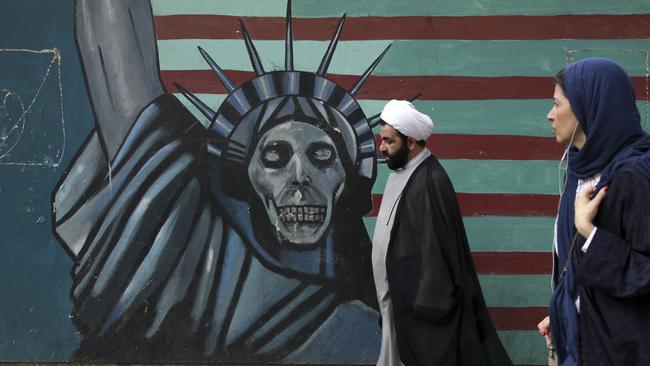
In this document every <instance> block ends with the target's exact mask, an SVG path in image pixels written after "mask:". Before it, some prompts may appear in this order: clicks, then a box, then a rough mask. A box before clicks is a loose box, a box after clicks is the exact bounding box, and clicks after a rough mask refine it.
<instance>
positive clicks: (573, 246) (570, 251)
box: [557, 230, 578, 284]
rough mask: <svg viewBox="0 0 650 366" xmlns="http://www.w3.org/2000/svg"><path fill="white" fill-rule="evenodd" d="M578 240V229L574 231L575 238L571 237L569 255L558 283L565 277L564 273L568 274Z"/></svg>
mask: <svg viewBox="0 0 650 366" xmlns="http://www.w3.org/2000/svg"><path fill="white" fill-rule="evenodd" d="M577 241H578V231H577V230H576V231H574V233H573V239H571V248H570V249H569V255H568V256H567V259H566V262H564V268H562V272H560V274H559V275H558V279H557V283H558V284H559V283H560V281H562V279H563V278H564V275H565V274H566V270H567V267H569V262H570V261H571V254H573V248H575V246H576V242H577Z"/></svg>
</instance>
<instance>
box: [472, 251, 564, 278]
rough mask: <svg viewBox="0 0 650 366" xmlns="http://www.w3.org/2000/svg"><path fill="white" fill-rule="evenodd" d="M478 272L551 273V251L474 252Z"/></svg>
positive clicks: (510, 273)
mask: <svg viewBox="0 0 650 366" xmlns="http://www.w3.org/2000/svg"><path fill="white" fill-rule="evenodd" d="M472 258H473V259H474V266H475V267H476V272H477V273H482V274H500V275H523V274H530V275H535V274H550V273H551V269H552V266H553V259H552V255H551V253H550V252H473V253H472Z"/></svg>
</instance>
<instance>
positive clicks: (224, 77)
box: [199, 46, 237, 93]
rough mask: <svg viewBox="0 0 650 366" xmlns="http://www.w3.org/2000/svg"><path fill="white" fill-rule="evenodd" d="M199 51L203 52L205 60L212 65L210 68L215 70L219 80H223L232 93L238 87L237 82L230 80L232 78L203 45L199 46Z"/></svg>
mask: <svg viewBox="0 0 650 366" xmlns="http://www.w3.org/2000/svg"><path fill="white" fill-rule="evenodd" d="M199 52H201V56H203V59H205V62H207V63H208V65H210V68H211V69H212V71H214V73H215V74H216V75H217V77H218V78H219V80H221V83H222V84H223V86H225V87H226V89H228V93H232V92H233V91H234V90H235V89H237V87H236V86H235V84H234V83H233V82H232V81H231V80H230V78H228V76H227V75H226V73H225V72H223V70H222V69H221V67H219V65H217V63H216V62H214V60H213V59H212V57H210V55H208V53H207V52H205V50H204V49H203V48H201V46H199Z"/></svg>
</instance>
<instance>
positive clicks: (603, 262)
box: [576, 164, 650, 366]
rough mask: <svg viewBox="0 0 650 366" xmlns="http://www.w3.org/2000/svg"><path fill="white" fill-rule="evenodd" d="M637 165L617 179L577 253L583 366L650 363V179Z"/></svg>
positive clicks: (619, 175)
mask: <svg viewBox="0 0 650 366" xmlns="http://www.w3.org/2000/svg"><path fill="white" fill-rule="evenodd" d="M634 165H635V164H628V165H626V166H625V167H623V168H621V169H620V170H619V171H618V172H617V173H616V174H615V175H614V177H613V178H612V180H611V182H610V184H609V189H608V192H607V195H606V197H605V199H604V200H603V202H602V203H601V206H600V208H599V210H598V215H597V216H596V218H595V220H594V225H595V226H596V227H597V228H598V230H597V231H596V234H595V235H594V237H593V240H592V242H591V244H590V246H589V248H588V250H587V252H586V253H583V252H582V251H580V250H576V253H577V254H578V255H577V263H578V266H577V270H576V283H577V284H578V285H579V293H580V344H581V353H582V356H583V361H584V362H583V364H584V365H589V366H592V365H626V366H627V365H650V177H648V176H647V175H645V174H643V173H640V169H635V166H634ZM580 239H581V240H579V241H578V242H577V244H578V245H579V246H578V248H580V247H581V246H582V244H583V243H584V242H585V239H584V238H580Z"/></svg>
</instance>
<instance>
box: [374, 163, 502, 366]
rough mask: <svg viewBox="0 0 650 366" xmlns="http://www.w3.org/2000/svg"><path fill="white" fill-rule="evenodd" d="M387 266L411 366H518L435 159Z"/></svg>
mask: <svg viewBox="0 0 650 366" xmlns="http://www.w3.org/2000/svg"><path fill="white" fill-rule="evenodd" d="M395 215H396V216H395V223H394V224H393V229H392V232H391V240H390V243H389V246H388V254H387V258H386V270H387V275H388V283H389V287H390V291H391V294H392V296H391V297H392V300H393V312H394V319H395V327H396V329H397V342H398V347H399V353H400V358H401V360H402V362H404V364H405V365H406V366H413V365H420V366H433V365H436V366H437V365H450V366H456V365H495V366H504V365H511V364H512V362H511V361H510V359H509V357H508V355H507V353H506V351H505V349H504V348H503V346H502V344H501V341H500V340H499V338H498V336H497V333H496V330H495V328H494V325H493V324H492V320H491V319H490V315H489V313H488V310H487V307H486V305H485V300H484V299H483V294H482V292H481V287H480V285H479V282H478V277H477V275H476V271H475V269H474V264H473V262H472V258H471V253H470V249H469V245H468V242H467V236H466V235H465V228H464V226H463V221H462V217H461V214H460V210H459V208H458V202H457V200H456V193H455V192H454V189H453V186H452V184H451V181H450V180H449V177H448V176H447V174H446V173H445V171H444V170H443V168H442V166H441V165H440V163H439V162H438V160H437V159H435V158H434V157H433V156H431V157H429V158H427V159H426V160H424V161H423V162H422V163H421V164H420V166H418V167H417V168H416V170H415V171H414V172H413V174H412V175H411V177H410V179H409V182H408V183H407V185H406V187H405V188H404V191H403V193H402V197H401V199H400V201H399V204H398V206H397V211H396V213H395Z"/></svg>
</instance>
